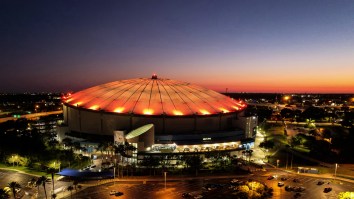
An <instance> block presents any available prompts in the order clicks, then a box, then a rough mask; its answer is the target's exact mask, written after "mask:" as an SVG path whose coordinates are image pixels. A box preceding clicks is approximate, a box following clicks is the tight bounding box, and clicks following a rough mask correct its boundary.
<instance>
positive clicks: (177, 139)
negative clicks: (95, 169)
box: [63, 75, 257, 151]
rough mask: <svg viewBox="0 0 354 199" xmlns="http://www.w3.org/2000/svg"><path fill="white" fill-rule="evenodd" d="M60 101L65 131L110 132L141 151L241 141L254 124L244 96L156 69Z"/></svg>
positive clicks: (198, 147)
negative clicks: (164, 76) (169, 76)
mask: <svg viewBox="0 0 354 199" xmlns="http://www.w3.org/2000/svg"><path fill="white" fill-rule="evenodd" d="M63 104H64V105H63V114H64V123H65V125H66V128H65V131H66V132H79V133H85V134H95V135H112V136H114V137H115V141H116V142H122V141H128V142H132V143H135V144H136V145H137V146H138V149H139V151H162V150H166V149H167V150H171V149H172V150H181V149H182V150H185V149H186V148H188V150H203V148H204V149H206V148H208V147H209V148H210V147H213V148H217V147H219V146H222V147H224V149H225V148H226V147H240V141H241V140H242V139H244V138H249V137H253V136H254V132H255V127H256V126H257V118H256V117H244V116H243V114H242V113H243V110H244V109H245V108H246V104H245V103H244V102H243V101H240V100H235V99H232V98H230V97H228V96H225V95H222V94H220V93H218V92H215V91H212V90H209V89H206V88H202V87H199V86H196V85H193V84H190V83H186V82H181V81H176V80H170V79H162V78H158V77H157V76H156V75H153V76H152V77H151V78H137V79H129V80H120V81H115V82H110V83H107V84H102V85H98V86H94V87H91V88H88V89H85V90H82V91H79V92H76V93H74V94H71V95H67V96H65V97H63ZM182 146H183V147H182Z"/></svg>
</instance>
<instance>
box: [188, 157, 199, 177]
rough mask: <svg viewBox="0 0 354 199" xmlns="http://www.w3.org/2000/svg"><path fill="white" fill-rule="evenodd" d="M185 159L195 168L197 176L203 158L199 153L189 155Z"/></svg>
mask: <svg viewBox="0 0 354 199" xmlns="http://www.w3.org/2000/svg"><path fill="white" fill-rule="evenodd" d="M185 161H186V164H187V165H188V166H189V167H190V168H192V169H195V175H196V176H197V175H198V171H199V169H200V168H201V167H202V162H203V158H202V157H201V156H199V155H192V156H187V157H186V158H185Z"/></svg>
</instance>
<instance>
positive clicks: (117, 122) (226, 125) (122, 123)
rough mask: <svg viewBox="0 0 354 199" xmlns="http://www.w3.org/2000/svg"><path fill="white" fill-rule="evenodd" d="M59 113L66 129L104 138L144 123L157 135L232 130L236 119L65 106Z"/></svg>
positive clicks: (228, 116)
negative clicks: (131, 113) (107, 110)
mask: <svg viewBox="0 0 354 199" xmlns="http://www.w3.org/2000/svg"><path fill="white" fill-rule="evenodd" d="M63 111H64V121H65V123H66V124H67V125H68V127H69V130H72V131H78V132H84V133H92V134H104V135H113V131H115V130H126V131H131V130H133V129H136V128H139V127H141V126H143V125H146V124H154V128H155V133H156V134H161V135H163V134H166V135H168V134H178V133H193V132H213V131H221V130H230V129H234V128H235V126H234V125H233V124H235V122H233V121H234V120H235V119H236V118H237V116H236V115H237V113H233V114H223V115H210V116H190V117H165V116H161V117H158V116H151V117H150V116H144V115H119V114H114V113H107V112H103V111H92V110H86V109H82V108H78V107H72V106H67V105H64V107H63Z"/></svg>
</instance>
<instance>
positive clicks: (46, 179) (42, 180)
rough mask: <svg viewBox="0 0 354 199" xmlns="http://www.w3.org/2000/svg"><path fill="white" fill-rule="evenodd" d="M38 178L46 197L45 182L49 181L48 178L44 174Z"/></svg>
mask: <svg viewBox="0 0 354 199" xmlns="http://www.w3.org/2000/svg"><path fill="white" fill-rule="evenodd" d="M38 180H39V181H40V182H41V183H42V186H43V189H44V195H45V198H47V190H46V189H45V184H46V183H48V182H50V180H49V179H48V178H47V177H46V176H42V177H40V178H39V179H38Z"/></svg>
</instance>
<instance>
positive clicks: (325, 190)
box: [323, 187, 332, 193]
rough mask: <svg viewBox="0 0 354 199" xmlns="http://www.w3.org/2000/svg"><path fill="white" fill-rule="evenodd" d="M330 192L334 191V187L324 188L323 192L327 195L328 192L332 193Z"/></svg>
mask: <svg viewBox="0 0 354 199" xmlns="http://www.w3.org/2000/svg"><path fill="white" fill-rule="evenodd" d="M330 191H332V187H326V188H324V190H323V192H325V193H328V192H330Z"/></svg>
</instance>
